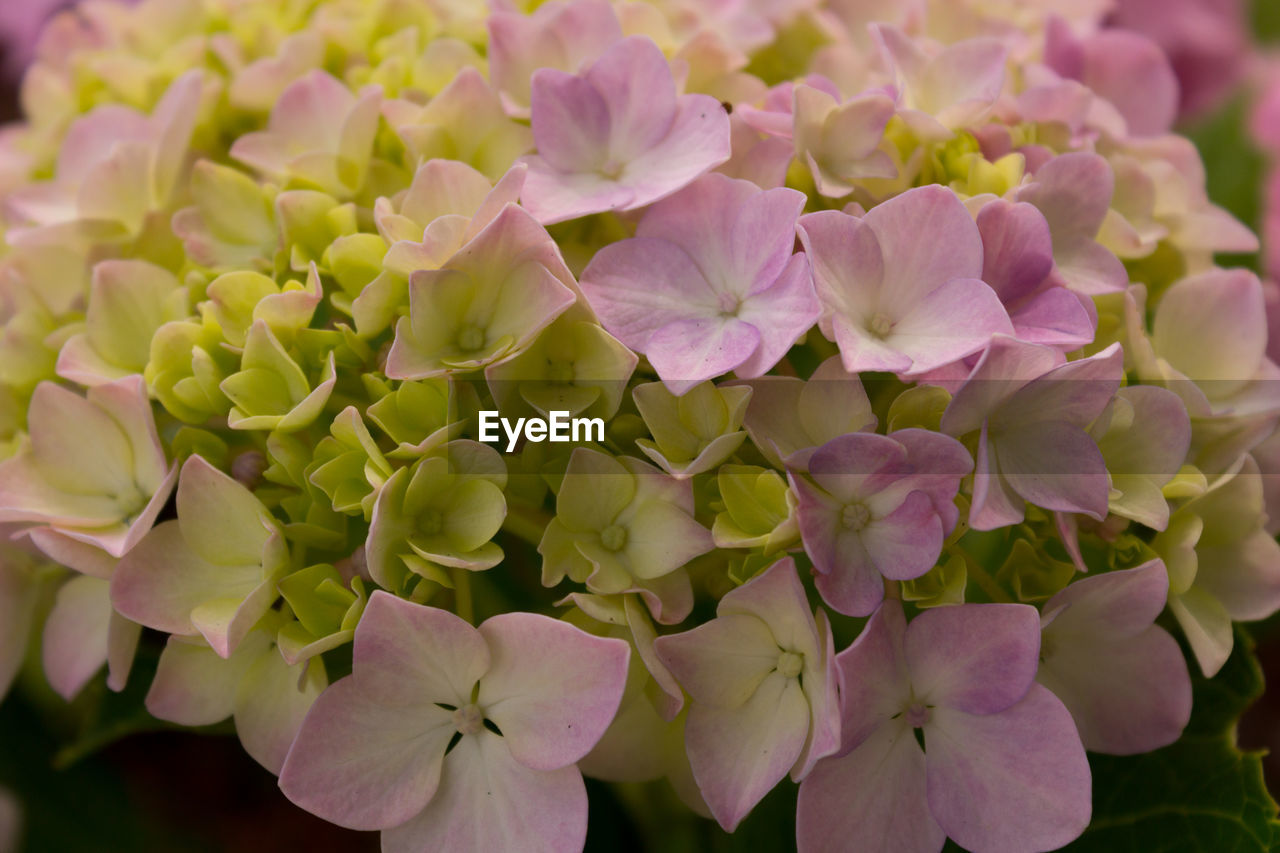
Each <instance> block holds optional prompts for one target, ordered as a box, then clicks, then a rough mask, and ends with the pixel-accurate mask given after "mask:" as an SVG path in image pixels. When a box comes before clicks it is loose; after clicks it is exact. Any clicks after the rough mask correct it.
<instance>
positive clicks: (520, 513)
mask: <svg viewBox="0 0 1280 853" xmlns="http://www.w3.org/2000/svg"><path fill="white" fill-rule="evenodd" d="M550 522H551V516H550V515H548V514H547V513H545V512H543V511H542V510H539V509H536V508H534V507H527V506H520V505H519V504H508V506H507V517H506V518H505V519H503V522H502V529H503V530H505V531H507V532H508V533H510V534H511V535H512V536H515V537H517V538H518V539H523V540H524V541H525V542H528V543H529V544H530V545H533V546H535V547H536V546H537V545H538V543H539V542H541V541H542V534H543V533H545V532H546V529H547V525H548V524H549V523H550Z"/></svg>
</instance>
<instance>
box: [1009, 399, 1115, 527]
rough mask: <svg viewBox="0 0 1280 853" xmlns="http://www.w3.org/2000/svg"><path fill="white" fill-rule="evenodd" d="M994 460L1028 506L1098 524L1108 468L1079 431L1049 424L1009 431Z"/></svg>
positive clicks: (1103, 507) (1104, 507) (1107, 485)
mask: <svg viewBox="0 0 1280 853" xmlns="http://www.w3.org/2000/svg"><path fill="white" fill-rule="evenodd" d="M995 455H996V457H997V459H998V460H999V465H1000V473H1001V476H1002V477H1003V478H1004V480H1005V482H1006V483H1008V484H1009V487H1010V488H1011V489H1013V491H1015V492H1017V493H1018V495H1019V496H1021V497H1022V498H1024V499H1025V500H1027V501H1028V502H1030V503H1033V504H1035V505H1036V506H1039V507H1043V508H1044V509H1053V510H1060V511H1062V512H1081V513H1084V514H1085V515H1089V516H1091V517H1093V518H1096V519H1099V520H1100V519H1102V518H1103V517H1104V516H1105V515H1106V514H1107V494H1108V490H1109V488H1110V481H1109V479H1108V478H1107V466H1106V463H1105V462H1104V461H1103V459H1102V453H1101V452H1100V451H1099V450H1098V446H1097V445H1096V444H1094V443H1093V439H1092V438H1090V437H1089V434H1088V433H1086V432H1085V431H1084V430H1082V429H1081V428H1080V427H1078V426H1074V425H1073V424H1069V423H1065V422H1063V421H1047V422H1044V423H1040V424H1035V425H1028V426H1021V427H1018V428H1016V429H1011V430H1009V431H1007V432H1004V433H1003V434H1002V435H1001V436H1000V438H999V440H998V441H997V442H996V443H995Z"/></svg>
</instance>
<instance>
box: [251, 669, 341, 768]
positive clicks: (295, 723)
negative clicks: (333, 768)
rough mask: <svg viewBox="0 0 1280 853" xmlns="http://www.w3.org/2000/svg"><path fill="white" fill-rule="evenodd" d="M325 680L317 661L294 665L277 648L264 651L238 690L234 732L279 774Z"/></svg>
mask: <svg viewBox="0 0 1280 853" xmlns="http://www.w3.org/2000/svg"><path fill="white" fill-rule="evenodd" d="M327 684H328V680H327V679H326V678H325V671H324V666H323V665H322V664H321V663H320V662H319V661H318V660H315V661H311V662H309V663H303V664H299V665H295V666H290V665H289V664H287V663H285V661H284V658H282V657H281V656H280V653H279V652H278V651H277V650H275V649H269V650H268V651H266V652H265V653H264V654H262V655H261V656H260V657H259V658H258V659H257V660H256V661H254V663H253V664H252V665H251V666H250V667H249V669H248V671H246V672H245V674H244V677H243V678H241V679H240V683H239V685H237V687H236V692H235V703H234V710H233V714H234V716H235V721H236V734H237V735H238V736H239V737H240V744H241V745H242V746H243V747H244V750H245V752H247V753H249V755H250V756H251V757H252V758H253V760H254V761H256V762H258V763H259V764H261V765H262V766H263V767H265V768H267V770H269V771H271V772H272V773H274V774H276V775H277V776H278V775H280V769H281V768H282V767H283V766H284V760H285V758H286V757H287V756H288V754H289V748H290V747H291V746H292V745H293V741H294V738H296V737H297V735H298V730H299V729H300V728H301V727H302V721H303V719H305V718H306V715H307V711H308V710H309V709H310V708H311V705H312V703H313V702H315V701H316V698H317V697H319V695H320V692H321V691H322V690H324V688H325V686H326V685H327Z"/></svg>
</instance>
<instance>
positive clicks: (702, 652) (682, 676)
mask: <svg viewBox="0 0 1280 853" xmlns="http://www.w3.org/2000/svg"><path fill="white" fill-rule="evenodd" d="M654 649H655V651H656V652H657V654H658V659H659V660H661V661H662V663H663V665H665V666H666V667H667V669H669V670H670V671H671V674H672V675H673V676H675V679H676V680H677V681H678V682H680V686H681V687H683V688H684V689H685V691H686V692H687V693H688V694H689V697H690V698H691V699H692V700H693V701H694V702H696V703H698V704H701V705H705V706H707V707H708V708H718V709H721V710H732V709H734V708H738V707H741V706H742V705H743V703H745V702H746V701H747V700H748V699H750V698H751V696H752V695H753V694H754V692H755V691H756V689H757V688H758V687H759V686H760V684H761V683H762V682H763V681H764V680H765V678H767V677H768V676H769V674H770V673H771V672H773V671H774V669H775V668H776V667H777V665H778V654H779V652H780V648H779V646H778V642H777V640H776V639H775V638H774V636H773V632H772V631H770V630H769V626H768V625H767V624H765V622H764V620H762V619H760V618H759V617H758V616H757V615H755V614H748V613H732V612H731V613H724V614H721V615H719V616H717V617H716V618H715V619H712V620H711V621H710V622H706V623H704V624H702V625H699V626H697V627H696V628H693V629H692V630H689V631H684V632H682V633H679V634H668V635H666V636H663V637H659V638H658V639H657V640H656V641H655V642H654Z"/></svg>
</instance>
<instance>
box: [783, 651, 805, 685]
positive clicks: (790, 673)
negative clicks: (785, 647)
mask: <svg viewBox="0 0 1280 853" xmlns="http://www.w3.org/2000/svg"><path fill="white" fill-rule="evenodd" d="M802 669H804V655H802V654H799V653H797V652H788V651H783V652H782V654H780V655H778V672H780V673H782V677H783V678H795V677H796V676H797V675H799V674H800V671H801V670H802Z"/></svg>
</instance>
